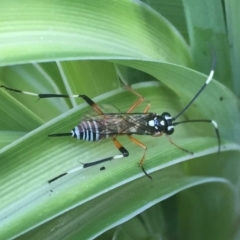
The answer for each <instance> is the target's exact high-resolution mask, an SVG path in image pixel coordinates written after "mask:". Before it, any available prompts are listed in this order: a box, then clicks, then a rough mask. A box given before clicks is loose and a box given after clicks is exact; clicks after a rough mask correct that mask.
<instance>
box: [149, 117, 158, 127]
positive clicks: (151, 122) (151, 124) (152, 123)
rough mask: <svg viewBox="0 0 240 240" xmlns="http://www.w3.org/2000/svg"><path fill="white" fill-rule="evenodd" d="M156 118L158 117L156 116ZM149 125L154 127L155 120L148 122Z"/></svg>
mask: <svg viewBox="0 0 240 240" xmlns="http://www.w3.org/2000/svg"><path fill="white" fill-rule="evenodd" d="M154 119H156V118H154ZM148 125H149V126H150V127H154V125H155V124H154V120H150V121H149V122H148Z"/></svg>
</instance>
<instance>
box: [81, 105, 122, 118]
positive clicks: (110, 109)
mask: <svg viewBox="0 0 240 240" xmlns="http://www.w3.org/2000/svg"><path fill="white" fill-rule="evenodd" d="M97 106H98V107H99V108H100V109H101V111H102V112H103V113H104V114H107V113H111V114H113V113H116V114H118V113H120V110H119V109H118V108H117V107H114V106H112V105H110V104H98V105H97ZM96 116H103V115H102V114H99V113H97V112H95V111H94V110H93V109H92V108H91V109H90V110H88V111H86V113H85V114H84V115H83V116H81V117H80V121H88V120H91V119H93V118H95V117H96Z"/></svg>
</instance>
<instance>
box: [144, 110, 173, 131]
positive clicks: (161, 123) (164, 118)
mask: <svg viewBox="0 0 240 240" xmlns="http://www.w3.org/2000/svg"><path fill="white" fill-rule="evenodd" d="M148 125H149V127H151V128H152V131H153V132H157V133H162V132H164V133H166V134H167V135H170V134H172V133H173V132H174V126H173V125H172V117H171V115H170V114H169V113H163V114H162V115H160V116H159V115H154V116H153V118H152V119H150V120H149V121H148Z"/></svg>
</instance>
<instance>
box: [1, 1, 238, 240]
mask: <svg viewBox="0 0 240 240" xmlns="http://www.w3.org/2000/svg"><path fill="white" fill-rule="evenodd" d="M239 11H240V4H239V3H238V1H237V0H234V1H220V0H211V1H207V0H196V1H194V3H193V1H189V0H183V2H182V1H180V0H174V1H171V3H169V1H166V0H165V1H164V0H161V1H154V0H150V1H146V3H144V2H140V1H132V0H122V1H116V0H101V1H94V0H68V1H67V0H42V1H31V0H30V1H29V0H22V1H7V0H2V1H1V2H0V52H1V58H0V64H1V68H0V83H1V84H2V85H6V86H9V87H12V88H17V89H22V90H26V91H29V92H31V91H32V92H38V93H51V92H54V93H66V94H73V93H75V94H76V93H80V94H86V95H88V96H89V97H91V98H93V99H94V101H96V102H97V103H110V104H112V105H114V106H116V107H117V108H119V109H120V110H121V111H126V109H128V108H129V107H130V106H131V104H133V103H134V101H136V96H132V95H131V94H130V93H128V92H126V91H124V90H123V89H122V88H121V86H120V83H119V81H118V76H121V78H122V79H123V80H124V81H126V82H127V83H128V84H133V83H134V84H133V88H135V89H137V91H138V92H139V93H140V94H142V95H143V96H144V97H145V98H146V99H148V100H149V101H150V102H151V111H152V112H158V113H162V112H165V111H168V112H170V113H171V114H172V115H174V114H177V113H178V112H179V111H180V110H181V109H182V108H183V107H184V106H185V105H186V104H187V103H188V102H189V101H190V99H191V98H192V97H193V96H194V94H195V93H196V92H197V91H198V89H199V88H200V87H201V86H202V84H203V83H204V81H205V80H206V77H207V76H206V75H208V73H209V71H210V68H211V62H212V58H213V55H215V56H216V59H217V64H216V75H215V79H216V80H213V81H212V82H211V83H210V85H209V86H208V87H207V88H206V90H205V91H204V92H203V93H202V94H201V96H199V98H198V99H197V100H196V102H194V104H193V105H192V107H191V108H189V110H188V111H187V112H186V113H185V114H184V116H183V117H182V119H201V118H204V119H215V120H216V121H217V122H218V125H219V129H220V134H221V140H222V145H221V152H220V153H219V154H218V153H216V152H217V140H216V136H215V135H214V130H213V129H212V126H207V124H185V125H184V124H183V125H180V126H179V127H176V132H175V133H174V135H173V137H172V138H173V140H174V142H176V143H177V144H179V145H181V146H182V147H184V148H186V149H189V150H191V151H193V152H194V155H187V154H186V153H185V152H182V151H180V150H179V149H177V148H175V147H174V146H173V145H171V144H169V142H168V140H167V139H166V138H165V137H162V138H153V137H147V136H140V137H138V139H139V140H140V141H141V142H143V143H144V144H146V146H148V152H147V157H146V161H145V168H146V170H147V172H148V173H149V174H150V175H151V176H152V178H153V180H152V181H150V180H149V179H148V178H146V176H144V174H143V173H142V172H141V170H140V169H139V168H138V167H137V163H138V162H139V159H140V158H141V156H142V154H143V152H142V150H141V149H139V147H138V146H135V145H134V144H132V143H130V142H129V139H127V138H126V137H124V136H122V137H119V141H120V142H121V143H122V144H123V145H124V146H125V147H126V148H127V149H128V150H129V152H130V156H129V157H128V158H126V159H121V160H115V161H112V162H109V163H105V164H104V166H105V168H106V170H105V171H99V168H100V167H101V166H100V165H99V166H96V167H92V168H89V169H86V170H82V171H79V172H76V173H75V174H70V175H68V176H66V177H63V178H61V179H59V180H58V181H56V182H54V183H52V184H48V182H47V181H48V180H49V179H51V178H53V177H55V176H57V175H59V174H61V173H62V172H65V171H66V170H69V169H72V168H74V167H76V166H79V164H81V163H80V162H89V161H93V160H98V159H101V158H104V157H109V156H113V155H115V154H116V153H117V150H116V149H115V148H114V147H113V144H112V143H111V141H110V140H109V141H102V142H100V143H89V142H83V141H81V142H79V141H76V140H75V139H72V138H48V137H47V135H48V134H50V133H57V132H65V131H67V132H68V131H69V130H71V129H72V128H73V127H74V126H75V125H77V124H78V122H79V118H80V116H82V115H83V114H84V113H85V112H87V111H89V107H88V106H87V104H85V103H83V101H82V100H81V99H70V100H69V99H44V100H40V101H37V102H36V100H37V99H34V98H33V97H30V96H26V95H23V94H18V93H11V92H7V91H5V90H3V89H1V90H0V147H1V149H0V164H1V168H0V239H9V238H18V239H46V238H47V239H92V238H96V237H97V236H99V237H98V239H112V238H113V237H114V238H115V239H126V240H127V239H204V238H207V239H239V236H240V230H239V227H238V225H239V209H240V208H239V202H240V201H239V189H240V188H239V183H240V181H239V176H240V174H239V167H240V166H239V150H240V146H239V138H240V137H239V136H240V125H239V124H238V123H239V120H240V111H239V109H240V108H239V102H238V99H237V97H236V96H239V95H240V92H239V91H240V90H239V89H240V87H239V81H238V79H239V76H240V70H239V68H238V67H237V66H238V64H239V62H240V61H239V56H240V54H239V52H240V44H239V42H240V34H239V29H238V22H239V14H236V13H238V12H239ZM162 15H164V17H163V16H162ZM166 19H168V20H166ZM174 26H175V27H174ZM234 94H235V95H234ZM144 107H145V104H144V103H143V104H142V105H141V106H140V107H139V108H138V109H137V110H136V111H143V109H144ZM187 160H191V161H187ZM163 200H164V201H163ZM140 213H141V214H140ZM138 214H140V215H138ZM135 216H136V217H135ZM133 217H134V218H133ZM129 219H131V220H129ZM128 220H129V221H128ZM109 229H110V230H109ZM107 230H109V231H107ZM104 232H105V233H104ZM102 233H103V234H102ZM101 234H102V235H101Z"/></svg>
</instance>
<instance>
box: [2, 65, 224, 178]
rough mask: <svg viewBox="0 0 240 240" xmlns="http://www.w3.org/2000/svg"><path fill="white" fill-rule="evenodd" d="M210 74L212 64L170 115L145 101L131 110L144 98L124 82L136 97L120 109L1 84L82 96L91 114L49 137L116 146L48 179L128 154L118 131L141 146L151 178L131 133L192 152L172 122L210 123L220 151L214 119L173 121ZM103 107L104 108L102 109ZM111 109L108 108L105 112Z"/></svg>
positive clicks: (46, 96) (85, 98)
mask: <svg viewBox="0 0 240 240" xmlns="http://www.w3.org/2000/svg"><path fill="white" fill-rule="evenodd" d="M213 75H214V65H213V67H212V69H211V71H210V74H209V76H208V78H207V80H206V81H205V83H204V84H203V86H202V87H201V88H200V90H199V91H198V92H197V93H196V94H195V95H194V97H193V98H192V100H191V101H190V102H189V103H188V104H187V105H186V106H185V107H184V108H183V109H182V110H181V111H180V112H179V113H178V114H177V115H176V116H174V117H172V116H171V114H170V113H168V112H164V113H162V114H158V113H150V112H149V109H150V103H148V104H147V105H146V107H145V109H144V111H143V113H134V112H133V111H134V109H135V108H136V107H137V106H139V105H140V104H141V103H142V102H143V101H145V99H144V97H143V96H142V95H140V94H139V93H138V92H136V91H135V90H134V89H132V88H131V87H130V86H127V85H125V88H126V89H127V90H128V91H129V92H131V93H133V94H134V95H136V96H137V97H138V100H137V101H136V102H135V103H134V104H133V105H132V106H131V107H130V108H129V109H128V110H127V111H126V112H124V113H122V112H119V110H118V109H117V108H115V107H113V106H111V105H105V107H102V106H100V105H98V104H96V103H95V102H94V101H93V100H92V99H91V98H89V97H88V96H86V95H65V94H37V93H32V92H26V91H21V90H18V89H13V88H9V87H6V86H3V85H1V86H0V87H1V88H4V89H6V90H8V91H13V92H17V93H22V94H27V95H32V96H37V97H38V98H40V99H41V98H55V97H58V98H82V99H83V100H84V101H85V102H86V103H87V104H88V105H89V106H90V107H91V108H92V109H93V112H94V114H86V115H84V116H83V117H82V118H81V121H80V123H79V124H78V125H77V126H76V127H74V128H73V129H72V130H71V132H67V133H54V134H49V135H48V136H49V137H62V136H72V137H74V138H76V139H79V140H84V141H100V140H103V139H107V138H111V140H112V141H113V144H114V145H115V147H116V148H117V149H118V150H119V152H120V154H118V155H115V156H111V157H108V158H104V159H101V160H97V161H93V162H89V163H83V164H82V165H81V166H80V167H77V168H74V169H71V170H69V171H67V172H65V173H62V174H61V175H59V176H57V177H55V178H53V179H51V180H49V181H48V182H49V183H51V182H53V181H55V180H57V179H58V178H60V177H62V176H64V175H67V174H70V173H73V172H76V171H78V170H80V169H83V168H87V167H92V166H94V165H97V164H100V163H103V162H106V161H111V160H113V159H120V158H124V157H128V156H129V152H128V150H127V149H126V148H125V147H123V145H122V144H121V143H120V142H119V141H118V140H117V137H118V136H119V135H125V136H127V137H128V138H129V139H130V141H132V142H133V143H135V144H136V145H138V146H139V147H141V148H142V149H143V150H144V152H143V155H142V158H141V160H140V162H139V166H140V167H141V169H142V171H143V172H144V173H145V175H146V176H148V177H149V178H151V176H149V175H148V173H147V172H146V171H145V169H144V167H143V164H144V160H145V156H146V152H147V146H145V145H144V144H143V143H142V142H140V141H139V140H138V139H136V138H135V137H133V135H148V136H152V137H160V136H163V135H165V136H167V137H168V140H169V141H170V143H171V144H173V145H175V146H176V147H178V148H179V149H181V150H182V151H185V152H187V153H190V154H193V153H192V152H191V151H189V150H187V149H184V148H182V147H180V146H178V145H177V144H175V143H174V142H173V141H172V140H171V138H170V137H169V135H171V134H173V133H174V129H175V126H176V125H179V124H183V123H194V122H195V123H196V122H201V123H211V124H212V125H213V127H214V129H215V132H216V136H217V141H218V152H220V134H219V130H218V125H217V123H216V121H214V120H209V119H194V120H186V121H178V122H177V121H176V120H177V119H178V117H179V116H181V115H182V114H183V113H184V112H185V111H186V110H187V109H188V108H189V107H190V106H191V105H192V103H193V102H194V101H195V99H196V98H197V97H198V96H199V94H200V93H201V92H202V91H203V90H204V89H205V87H206V86H207V85H208V84H209V83H210V81H211V80H212V78H213ZM104 108H105V109H106V108H108V111H107V112H106V111H105V110H104ZM109 109H111V111H112V112H109Z"/></svg>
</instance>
